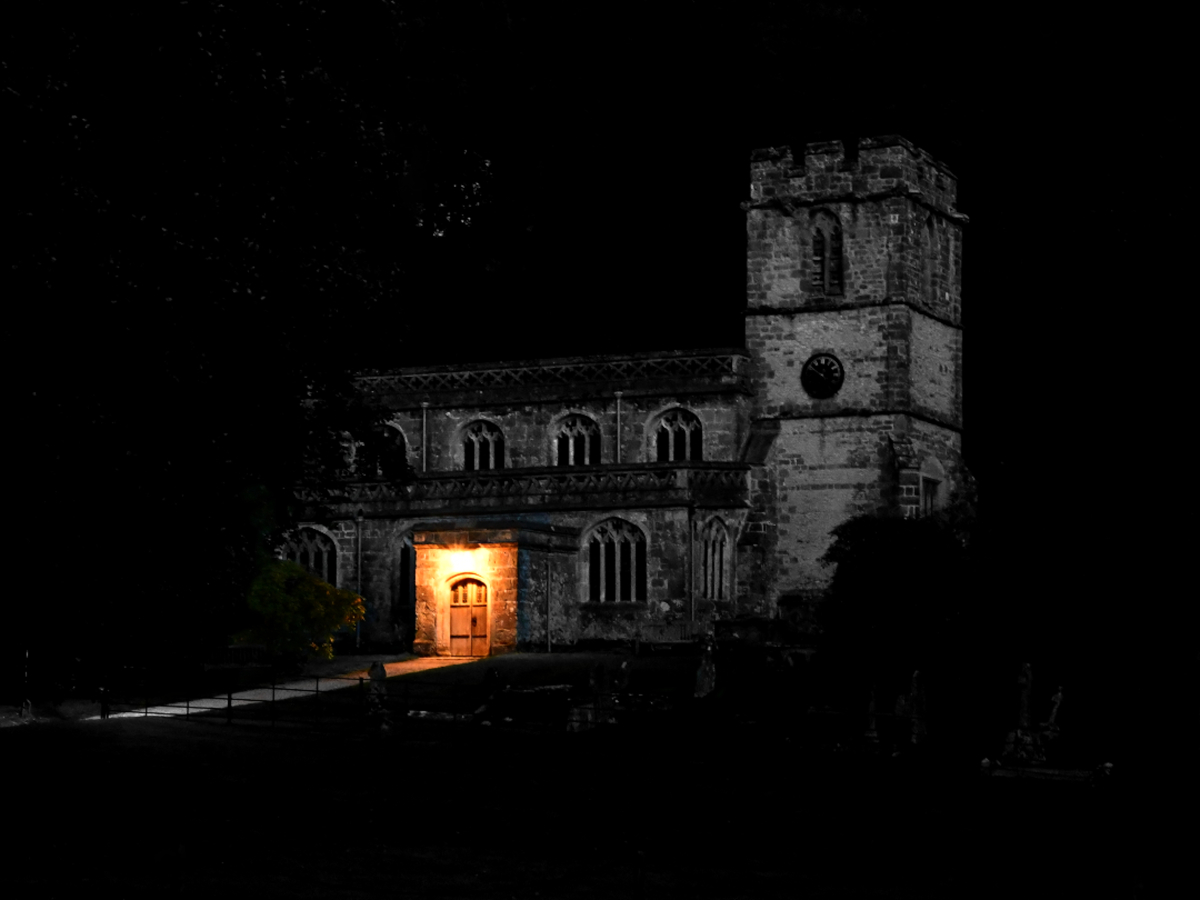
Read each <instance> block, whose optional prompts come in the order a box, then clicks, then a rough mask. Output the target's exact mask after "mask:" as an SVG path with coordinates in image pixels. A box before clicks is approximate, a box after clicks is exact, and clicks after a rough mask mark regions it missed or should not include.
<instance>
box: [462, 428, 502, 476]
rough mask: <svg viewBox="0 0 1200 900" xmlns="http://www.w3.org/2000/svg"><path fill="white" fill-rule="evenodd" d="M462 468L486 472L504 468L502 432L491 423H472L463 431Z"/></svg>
mask: <svg viewBox="0 0 1200 900" xmlns="http://www.w3.org/2000/svg"><path fill="white" fill-rule="evenodd" d="M463 468H464V469H465V470H466V471H468V472H486V471H488V470H489V469H503V468H504V432H502V431H501V430H500V429H499V428H497V427H496V426H495V425H493V424H492V423H491V422H472V423H471V424H470V425H468V426H467V427H466V429H464V430H463Z"/></svg>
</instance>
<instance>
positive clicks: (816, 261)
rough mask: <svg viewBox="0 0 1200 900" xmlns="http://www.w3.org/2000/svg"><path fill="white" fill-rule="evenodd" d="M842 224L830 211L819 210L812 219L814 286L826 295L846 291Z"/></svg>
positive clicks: (815, 289)
mask: <svg viewBox="0 0 1200 900" xmlns="http://www.w3.org/2000/svg"><path fill="white" fill-rule="evenodd" d="M843 274H844V265H843V256H842V223H841V222H839V221H838V219H837V216H835V215H834V214H833V213H831V212H829V211H828V210H824V209H823V210H819V211H818V212H816V213H815V214H814V215H813V219H812V286H813V290H814V291H816V292H818V293H824V294H841V293H842V292H843V290H844V278H843Z"/></svg>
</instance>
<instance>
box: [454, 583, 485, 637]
mask: <svg viewBox="0 0 1200 900" xmlns="http://www.w3.org/2000/svg"><path fill="white" fill-rule="evenodd" d="M490 649H491V643H490V642H489V640H488V590H487V585H485V584H484V583H483V582H482V581H478V580H477V579H474V578H464V579H463V580H462V581H457V582H455V583H454V584H453V585H452V586H451V588H450V655H451V656H487V655H488V651H489V650H490Z"/></svg>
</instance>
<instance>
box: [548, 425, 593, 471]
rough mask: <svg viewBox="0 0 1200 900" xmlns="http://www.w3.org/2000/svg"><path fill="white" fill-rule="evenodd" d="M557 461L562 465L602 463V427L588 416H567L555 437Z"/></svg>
mask: <svg viewBox="0 0 1200 900" xmlns="http://www.w3.org/2000/svg"><path fill="white" fill-rule="evenodd" d="M555 461H556V463H557V464H558V465H560V466H598V465H600V427H599V426H598V425H597V424H596V423H595V422H593V421H592V420H591V419H589V418H588V417H587V416H578V415H575V416H567V417H566V418H565V419H563V420H562V423H561V424H560V425H559V428H558V435H557V436H556V438H555Z"/></svg>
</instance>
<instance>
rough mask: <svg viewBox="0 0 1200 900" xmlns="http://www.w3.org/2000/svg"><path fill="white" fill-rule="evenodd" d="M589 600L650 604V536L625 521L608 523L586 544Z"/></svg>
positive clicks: (592, 535)
mask: <svg viewBox="0 0 1200 900" xmlns="http://www.w3.org/2000/svg"><path fill="white" fill-rule="evenodd" d="M584 548H585V549H584V552H585V553H586V554H587V568H588V600H589V601H591V602H592V603H643V602H645V600H646V536H645V535H644V534H643V533H642V530H641V529H640V528H638V527H637V526H636V525H633V524H631V523H629V522H626V521H625V520H624V519H607V520H605V521H604V522H601V523H600V524H599V525H597V526H596V527H595V528H593V529H592V531H591V532H590V533H589V534H588V536H587V538H586V540H585V541H584Z"/></svg>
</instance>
